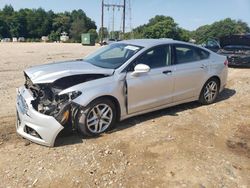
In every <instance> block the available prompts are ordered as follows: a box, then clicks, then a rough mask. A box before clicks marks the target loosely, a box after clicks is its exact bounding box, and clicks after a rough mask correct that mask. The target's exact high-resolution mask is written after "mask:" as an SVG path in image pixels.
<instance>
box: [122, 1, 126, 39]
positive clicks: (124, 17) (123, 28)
mask: <svg viewBox="0 0 250 188" xmlns="http://www.w3.org/2000/svg"><path fill="white" fill-rule="evenodd" d="M125 20H126V0H123V27H122V32H123V37H124V35H125Z"/></svg>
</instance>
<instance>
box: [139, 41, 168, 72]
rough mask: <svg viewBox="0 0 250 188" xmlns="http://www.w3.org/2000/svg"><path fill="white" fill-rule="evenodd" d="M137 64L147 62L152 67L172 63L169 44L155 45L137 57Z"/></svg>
mask: <svg viewBox="0 0 250 188" xmlns="http://www.w3.org/2000/svg"><path fill="white" fill-rule="evenodd" d="M136 64H146V65H148V66H149V67H150V68H151V69H153V68H159V67H165V66H167V65H170V47H169V45H167V46H159V47H155V48H153V49H151V50H149V51H147V52H146V53H145V54H143V55H142V56H140V57H139V58H138V59H137V61H136Z"/></svg>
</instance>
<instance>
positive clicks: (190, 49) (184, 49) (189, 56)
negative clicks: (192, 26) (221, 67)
mask: <svg viewBox="0 0 250 188" xmlns="http://www.w3.org/2000/svg"><path fill="white" fill-rule="evenodd" d="M175 57H176V59H175V62H176V64H182V63H189V62H194V61H199V60H203V59H207V58H208V57H209V53H208V52H207V51H205V50H202V49H199V48H196V47H194V46H189V45H183V44H177V45H175Z"/></svg>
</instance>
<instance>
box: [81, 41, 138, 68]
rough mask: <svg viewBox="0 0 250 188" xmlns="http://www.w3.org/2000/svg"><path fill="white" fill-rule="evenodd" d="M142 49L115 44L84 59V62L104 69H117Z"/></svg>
mask: <svg viewBox="0 0 250 188" xmlns="http://www.w3.org/2000/svg"><path fill="white" fill-rule="evenodd" d="M141 49H142V47H140V46H135V45H130V44H124V43H114V44H110V45H108V46H105V47H102V48H101V49H99V50H97V51H96V52H95V53H93V54H91V55H89V56H87V57H86V58H84V61H86V62H88V63H91V64H93V65H95V66H98V67H102V68H107V69H117V68H118V67H120V66H121V65H122V64H124V63H125V62H126V61H127V60H129V59H130V58H131V57H132V56H133V55H135V54H136V53H137V52H138V51H140V50H141Z"/></svg>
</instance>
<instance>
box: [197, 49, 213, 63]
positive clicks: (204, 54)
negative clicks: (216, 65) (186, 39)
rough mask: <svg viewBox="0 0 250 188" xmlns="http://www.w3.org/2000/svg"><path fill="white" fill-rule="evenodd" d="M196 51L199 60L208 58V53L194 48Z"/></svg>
mask: <svg viewBox="0 0 250 188" xmlns="http://www.w3.org/2000/svg"><path fill="white" fill-rule="evenodd" d="M196 51H197V53H198V55H199V56H200V60H203V59H208V58H209V55H210V54H209V52H208V51H206V50H202V49H199V48H196Z"/></svg>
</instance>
